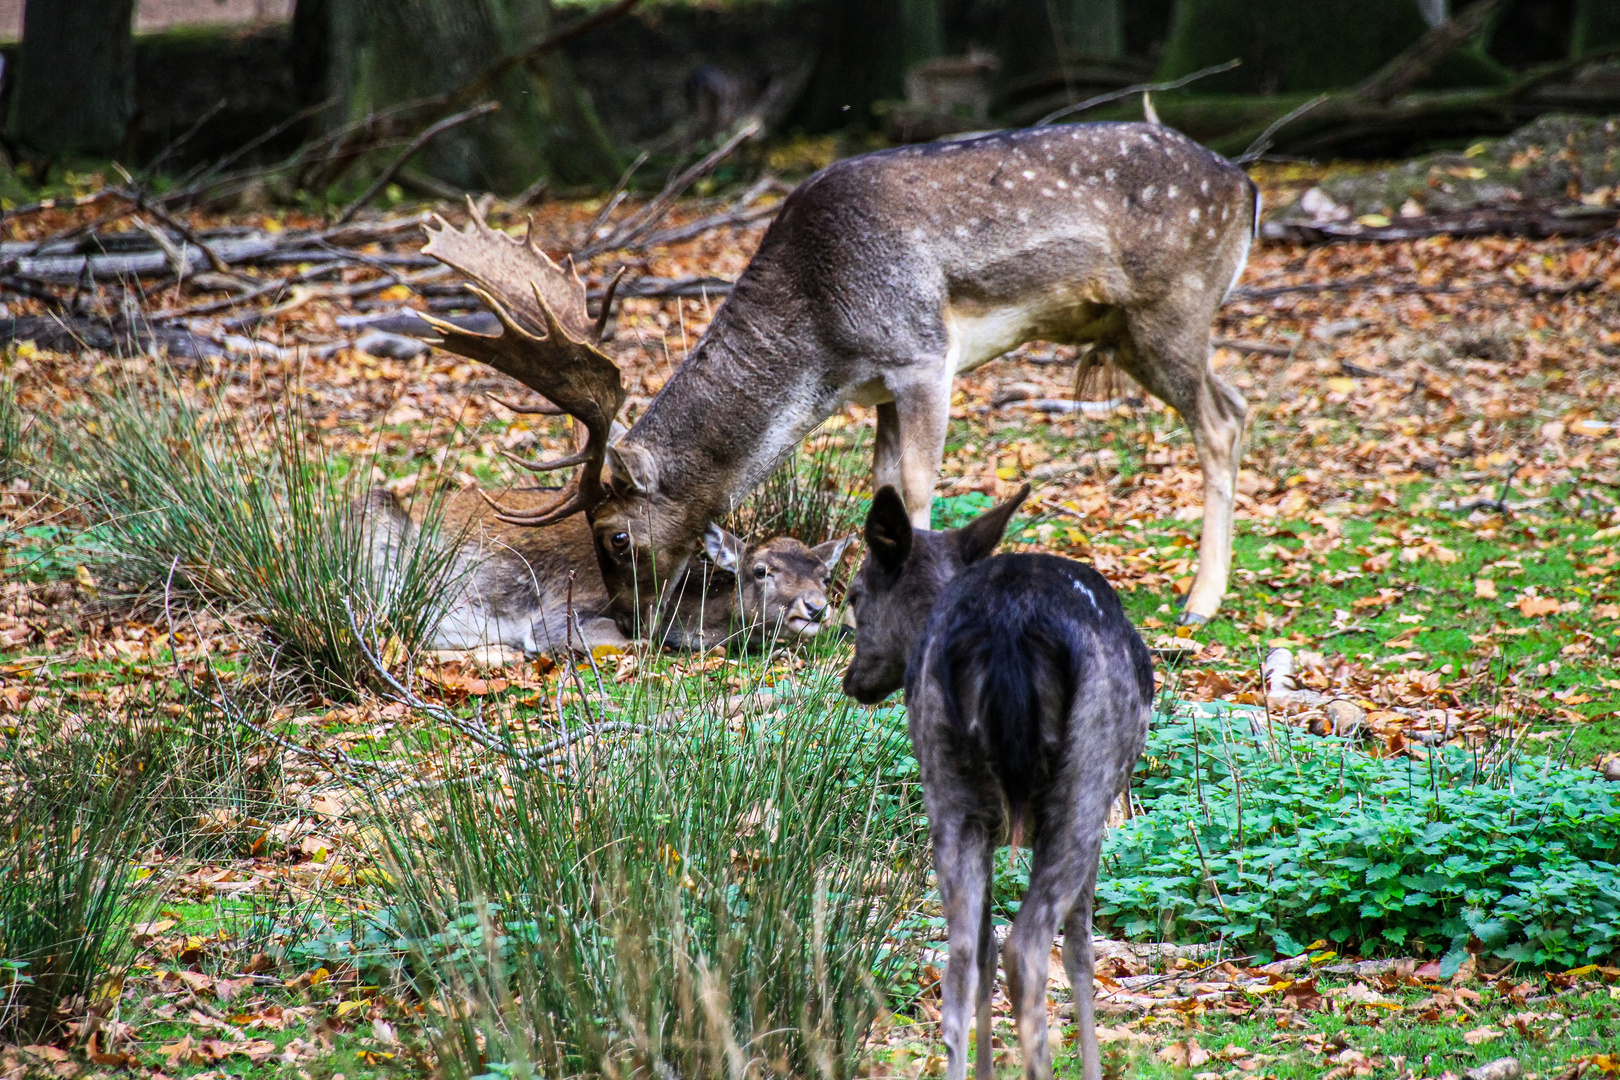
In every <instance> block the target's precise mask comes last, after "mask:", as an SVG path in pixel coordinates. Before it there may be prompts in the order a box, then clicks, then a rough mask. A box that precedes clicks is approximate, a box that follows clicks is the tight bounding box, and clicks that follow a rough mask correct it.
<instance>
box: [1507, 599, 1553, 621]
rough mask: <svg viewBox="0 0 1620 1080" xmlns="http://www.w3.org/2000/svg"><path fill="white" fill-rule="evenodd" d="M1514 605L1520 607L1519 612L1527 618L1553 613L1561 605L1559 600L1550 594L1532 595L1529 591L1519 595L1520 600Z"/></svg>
mask: <svg viewBox="0 0 1620 1080" xmlns="http://www.w3.org/2000/svg"><path fill="white" fill-rule="evenodd" d="M1514 606H1515V607H1517V608H1518V609H1519V614H1520V615H1523V616H1524V617H1525V618H1527V619H1535V618H1539V617H1540V616H1542V615H1551V614H1552V613H1553V612H1555V611H1557V610H1558V607H1559V605H1558V601H1557V600H1554V599H1553V598H1552V597H1550V596H1531V595H1530V594H1529V593H1526V594H1525V595H1523V596H1521V597H1519V602H1518V603H1517V604H1515V605H1514Z"/></svg>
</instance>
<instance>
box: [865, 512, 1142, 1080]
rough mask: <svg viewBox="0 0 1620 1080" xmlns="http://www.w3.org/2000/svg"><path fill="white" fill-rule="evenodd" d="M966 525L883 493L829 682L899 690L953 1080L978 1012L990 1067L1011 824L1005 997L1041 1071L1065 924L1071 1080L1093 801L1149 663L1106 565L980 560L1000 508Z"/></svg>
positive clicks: (1093, 848)
mask: <svg viewBox="0 0 1620 1080" xmlns="http://www.w3.org/2000/svg"><path fill="white" fill-rule="evenodd" d="M1028 494H1029V487H1028V486H1027V485H1026V486H1025V487H1024V489H1023V490H1022V491H1021V492H1020V493H1019V494H1018V496H1017V497H1016V498H1014V499H1012V500H1010V501H1008V502H1005V503H1003V504H1001V505H1000V506H998V507H996V508H995V509H993V510H990V511H989V512H987V513H986V514H984V515H982V516H981V517H979V518H978V519H977V520H975V521H973V522H971V523H969V524H968V525H966V526H964V527H963V528H961V529H956V530H953V531H950V532H929V531H928V530H926V529H915V528H913V526H912V524H911V521H910V519H909V518H908V517H907V513H906V507H905V505H904V504H903V503H902V502H901V500H900V496H899V495H898V494H896V493H895V491H894V489H893V488H884V489H882V490H881V491H879V492H878V494H877V496H876V498H874V499H873V500H872V511H871V514H870V515H869V516H868V517H867V520H866V540H867V555H866V559H865V561H864V562H863V563H862V565H861V569H860V572H859V574H858V575H857V576H856V579H855V583H854V585H853V586H852V588H851V594H852V597H853V600H854V605H855V621H856V631H855V657H854V659H853V660H852V661H851V662H850V665H849V671H848V672H847V673H846V675H845V678H844V689H845V690H846V692H848V693H849V694H850V695H852V696H853V697H855V698H856V699H857V700H860V701H863V702H877V701H881V700H882V699H883V698H885V697H887V696H888V695H889V694H890V693H892V692H893V691H895V690H897V689H899V687H900V685H901V684H902V682H903V683H904V685H905V690H906V726H907V728H908V729H909V730H910V732H911V744H912V749H913V752H914V753H915V755H916V758H917V765H918V769H919V772H920V773H921V776H922V785H923V803H924V805H925V806H926V807H927V809H928V825H929V832H930V835H931V836H932V838H933V843H934V869H935V872H936V875H937V877H938V880H939V895H940V902H941V904H942V905H943V906H944V909H945V920H946V924H947V926H948V933H949V936H950V957H949V959H948V960H947V961H946V966H945V979H944V985H943V988H942V989H943V997H944V1001H943V1006H944V1008H943V1013H942V1016H941V1019H940V1027H941V1029H942V1033H943V1035H944V1039H945V1047H946V1054H947V1058H948V1062H947V1067H946V1072H945V1075H946V1077H947V1078H948V1080H963V1078H964V1077H965V1076H966V1075H967V1049H968V1015H969V1011H970V1009H974V1008H975V1007H976V1012H977V1021H978V1024H977V1026H978V1061H977V1064H976V1067H975V1071H976V1073H977V1075H978V1077H979V1080H991V1078H993V1077H994V1076H995V1072H994V1069H993V1068H992V1060H991V1049H990V995H991V991H992V990H993V988H994V986H995V978H996V950H995V939H994V938H993V937H992V936H991V932H990V864H991V859H992V857H993V856H994V854H995V849H996V845H997V844H998V843H999V842H1000V841H1001V839H1002V838H1004V837H1005V836H1006V833H1007V832H1008V831H1009V826H1010V833H1011V837H1010V839H1011V842H1012V845H1013V847H1014V848H1016V847H1017V846H1018V844H1019V842H1020V841H1021V840H1022V839H1023V838H1025V837H1027V838H1029V840H1030V843H1031V847H1032V856H1033V858H1032V862H1031V866H1030V873H1029V889H1028V891H1027V892H1026V893H1025V895H1024V900H1023V903H1022V904H1020V905H1019V908H1018V917H1017V918H1016V919H1015V920H1013V926H1012V931H1011V933H1009V934H1008V936H1007V943H1006V949H1005V966H1006V971H1007V996H1008V998H1009V1001H1010V1004H1011V1005H1012V1011H1013V1016H1014V1017H1015V1019H1016V1020H1017V1023H1018V1044H1019V1046H1020V1047H1021V1048H1022V1050H1023V1055H1024V1075H1025V1076H1026V1077H1029V1078H1031V1080H1050V1078H1051V1076H1052V1054H1051V1048H1050V1045H1049V1044H1048V1042H1047V1038H1046V978H1047V968H1048V957H1049V956H1050V955H1051V950H1052V939H1053V937H1054V936H1055V935H1056V933H1057V929H1058V927H1059V926H1062V927H1063V966H1064V969H1065V970H1066V971H1067V973H1068V976H1069V983H1070V985H1071V986H1072V987H1073V990H1074V1011H1075V1021H1076V1023H1077V1025H1078V1027H1079V1029H1080V1050H1081V1058H1082V1062H1083V1066H1084V1071H1083V1076H1084V1077H1085V1080H1101V1077H1102V1060H1101V1057H1100V1055H1099V1053H1098V1049H1097V1032H1096V1020H1095V1004H1094V998H1093V994H1094V987H1093V982H1092V975H1093V959H1092V948H1091V908H1092V899H1093V895H1094V893H1095V890H1096V884H1097V864H1098V861H1099V857H1100V853H1101V849H1102V838H1103V829H1104V826H1105V824H1106V823H1107V819H1108V809H1109V807H1110V806H1111V805H1112V803H1113V801H1114V798H1115V796H1116V795H1118V794H1119V792H1120V790H1121V788H1123V786H1124V784H1125V781H1126V779H1127V777H1128V776H1129V775H1130V771H1131V768H1132V767H1133V766H1134V765H1135V763H1136V759H1137V758H1138V757H1140V756H1141V754H1142V746H1143V743H1144V741H1145V740H1146V738H1147V730H1148V714H1149V710H1150V708H1151V704H1152V698H1153V661H1152V659H1151V657H1150V656H1149V654H1148V651H1147V647H1146V646H1145V645H1143V644H1142V639H1141V638H1140V637H1138V636H1137V633H1136V630H1135V628H1133V627H1132V626H1131V623H1130V620H1129V619H1127V618H1126V617H1125V612H1124V610H1123V609H1122V608H1121V607H1120V603H1119V598H1118V597H1117V596H1116V595H1115V594H1114V590H1113V589H1111V588H1110V587H1109V585H1108V583H1107V582H1106V581H1104V580H1103V578H1102V576H1101V575H1099V574H1098V573H1097V572H1096V571H1095V570H1093V569H1092V568H1091V567H1089V566H1085V565H1083V564H1081V563H1077V562H1073V561H1071V560H1069V559H1060V558H1057V557H1056V556H1052V555H997V556H995V557H993V558H990V557H988V556H989V555H990V552H991V551H993V550H994V548H995V546H996V544H997V542H999V541H1000V539H1001V534H1002V531H1003V530H1004V529H1005V528H1006V525H1007V520H1008V518H1010V517H1011V516H1012V513H1013V510H1014V509H1015V508H1016V507H1017V506H1018V504H1019V503H1020V502H1021V501H1022V500H1023V499H1024V497H1025V496H1026V495H1028Z"/></svg>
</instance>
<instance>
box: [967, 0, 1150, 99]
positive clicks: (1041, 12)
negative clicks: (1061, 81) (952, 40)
mask: <svg viewBox="0 0 1620 1080" xmlns="http://www.w3.org/2000/svg"><path fill="white" fill-rule="evenodd" d="M1000 26H1001V36H1000V40H999V41H998V42H997V48H996V52H997V54H998V55H999V56H1000V58H1001V79H1002V82H1003V83H1017V82H1019V81H1021V80H1026V79H1028V78H1029V77H1031V76H1034V75H1040V74H1044V73H1047V72H1053V71H1057V70H1059V69H1061V68H1062V67H1063V66H1064V65H1065V64H1067V63H1072V62H1074V61H1075V60H1079V59H1112V58H1118V57H1122V56H1124V55H1125V20H1124V17H1123V13H1122V12H1121V10H1120V4H1119V0H1006V5H1005V7H1004V8H1003V12H1002V17H1001V21H1000Z"/></svg>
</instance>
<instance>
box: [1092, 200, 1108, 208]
mask: <svg viewBox="0 0 1620 1080" xmlns="http://www.w3.org/2000/svg"><path fill="white" fill-rule="evenodd" d="M1091 205H1092V206H1095V207H1096V208H1097V209H1099V210H1107V209H1108V204H1107V203H1105V202H1103V201H1102V200H1101V199H1092V200H1091Z"/></svg>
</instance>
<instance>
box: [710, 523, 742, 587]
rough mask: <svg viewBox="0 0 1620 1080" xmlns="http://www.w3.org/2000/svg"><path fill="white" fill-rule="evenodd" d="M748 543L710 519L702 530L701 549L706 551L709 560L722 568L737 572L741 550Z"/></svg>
mask: <svg viewBox="0 0 1620 1080" xmlns="http://www.w3.org/2000/svg"><path fill="white" fill-rule="evenodd" d="M747 546H748V545H747V544H745V543H743V541H742V537H740V536H733V535H732V534H731V533H728V532H726V530H724V529H722V528H721V527H720V526H718V525H716V524H714V523H713V522H712V521H711V522H710V523H709V527H708V528H707V529H705V530H704V531H703V550H704V551H705V552H706V553H708V556H709V561H710V562H712V563H714V565H716V566H718V567H719V568H720V569H722V570H729V571H731V572H732V573H734V574H735V573H736V572H737V567H738V566H739V565H740V564H741V563H742V557H743V550H744V549H745V548H746V547H747Z"/></svg>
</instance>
